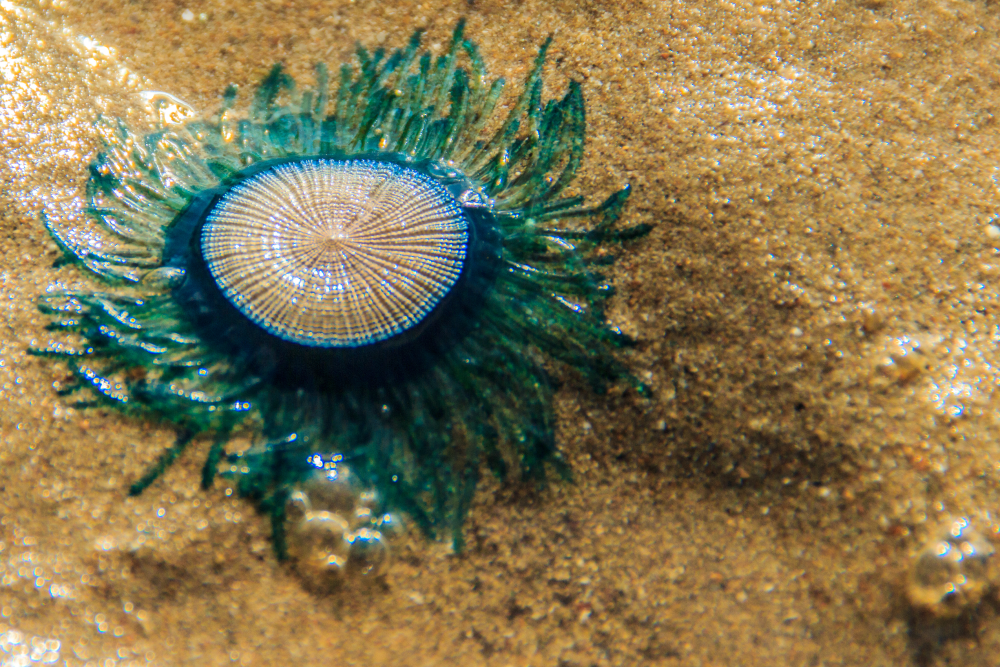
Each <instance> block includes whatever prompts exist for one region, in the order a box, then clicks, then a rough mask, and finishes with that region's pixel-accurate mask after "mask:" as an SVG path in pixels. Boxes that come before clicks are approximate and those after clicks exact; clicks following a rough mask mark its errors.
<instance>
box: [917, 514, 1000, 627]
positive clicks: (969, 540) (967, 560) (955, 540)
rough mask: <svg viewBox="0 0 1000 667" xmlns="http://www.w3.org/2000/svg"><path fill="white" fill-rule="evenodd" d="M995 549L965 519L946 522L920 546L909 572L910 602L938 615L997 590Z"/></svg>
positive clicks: (957, 611) (959, 610)
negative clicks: (932, 536) (931, 537)
mask: <svg viewBox="0 0 1000 667" xmlns="http://www.w3.org/2000/svg"><path fill="white" fill-rule="evenodd" d="M995 552H996V550H995V549H994V548H993V545H992V544H991V543H990V542H989V541H988V540H987V539H986V538H985V537H983V535H982V534H980V533H979V532H978V531H977V530H976V529H975V528H973V527H972V524H971V523H970V522H969V520H968V519H966V518H964V517H962V518H958V519H953V520H952V521H950V522H948V523H947V524H946V525H945V526H944V528H943V529H942V530H941V531H940V533H939V534H938V535H937V536H935V537H934V538H933V539H932V540H930V541H929V542H928V543H927V544H926V545H925V546H924V547H923V549H921V551H920V553H919V554H918V555H917V557H916V560H915V561H914V563H913V566H912V567H911V569H910V572H909V578H908V581H907V588H906V595H907V598H908V599H909V601H910V603H911V604H912V605H913V606H914V607H917V608H918V609H921V610H923V611H925V612H929V613H930V614H932V615H934V616H938V617H944V618H947V617H954V616H958V615H960V614H962V613H963V612H965V611H967V610H970V609H972V608H974V607H975V606H976V605H978V604H979V603H980V602H981V601H982V600H983V599H984V598H985V597H986V596H988V595H994V596H996V595H997V594H998V593H1000V569H998V564H997V563H996V562H994V561H995V560H996V559H994V558H993V555H994V554H995Z"/></svg>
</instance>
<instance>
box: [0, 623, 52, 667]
mask: <svg viewBox="0 0 1000 667" xmlns="http://www.w3.org/2000/svg"><path fill="white" fill-rule="evenodd" d="M59 648H60V642H59V640H58V639H48V638H45V637H31V636H29V635H26V634H25V633H23V632H21V631H19V630H7V631H5V632H0V667H27V665H54V664H56V663H57V662H59Z"/></svg>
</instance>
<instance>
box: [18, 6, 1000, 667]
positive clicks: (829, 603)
mask: <svg viewBox="0 0 1000 667" xmlns="http://www.w3.org/2000/svg"><path fill="white" fill-rule="evenodd" d="M53 5H54V6H53ZM22 6H28V5H22ZM31 7H35V8H37V11H34V10H33V11H31V12H24V11H20V10H15V9H13V8H12V7H11V6H7V5H0V67H2V69H0V112H2V114H3V116H2V125H3V131H2V133H0V154H2V155H3V156H4V160H3V164H2V165H0V182H3V183H4V185H3V192H2V194H0V230H2V233H0V258H2V259H0V305H2V315H0V317H2V324H3V326H2V327H0V332H2V333H0V438H2V441H0V664H6V663H5V662H4V661H5V660H6V661H9V660H11V659H12V656H13V655H14V654H16V653H17V652H18V651H21V650H22V649H21V648H19V647H25V646H27V647H29V651H28V652H29V655H32V654H31V651H35V653H34V654H33V655H35V657H36V658H37V661H38V662H43V661H44V660H46V659H50V658H51V659H58V660H59V664H62V661H65V662H66V664H70V665H85V664H89V665H106V664H122V665H124V664H145V663H150V664H157V665H192V664H199V665H222V664H243V665H283V664H295V665H327V664H337V665H340V664H358V665H382V664H386V665H389V664H391V665H420V666H424V665H432V664H433V665H478V664H483V665H581V666H583V665H640V664H641V665H902V666H905V665H938V664H940V665H944V664H964V665H990V664H995V661H996V655H997V649H998V648H1000V625H998V623H997V616H998V614H997V610H998V607H1000V605H998V602H997V588H998V587H997V582H998V581H1000V578H995V575H994V574H992V571H991V572H990V573H988V574H987V575H984V577H985V583H984V584H983V587H982V588H981V590H980V592H979V594H978V595H977V596H967V599H966V598H962V599H960V600H959V602H957V603H955V604H954V605H953V607H948V606H947V604H944V603H943V604H942V605H938V606H935V605H933V604H931V605H930V606H926V607H924V608H920V607H918V606H917V605H915V603H914V601H915V599H916V598H915V597H914V587H913V584H912V579H911V578H910V577H911V576H912V572H913V564H914V562H915V556H916V554H917V553H918V552H919V551H920V550H921V549H922V548H924V545H925V544H927V543H928V541H929V540H933V539H934V538H936V537H938V536H939V535H941V534H942V530H944V529H945V528H946V527H947V526H949V525H951V524H953V522H954V521H955V520H956V519H958V518H961V517H965V518H967V519H968V520H969V521H970V522H972V524H973V525H974V526H975V527H976V529H977V530H978V531H979V532H980V533H981V534H982V535H983V539H984V540H986V541H987V542H990V543H994V544H995V543H996V542H998V541H1000V540H997V537H996V536H997V531H998V529H1000V522H998V520H997V516H996V509H995V508H996V507H997V501H998V497H1000V490H998V488H997V478H998V474H1000V440H998V436H1000V423H998V418H997V413H996V407H997V405H998V397H997V396H996V395H995V391H996V387H997V384H998V382H1000V372H998V363H1000V349H998V344H1000V304H998V299H997V295H996V289H995V285H996V280H997V277H998V275H1000V251H998V247H1000V227H998V226H997V223H995V220H996V217H995V216H996V215H997V205H998V202H1000V192H998V184H997V181H996V179H997V170H996V166H995V164H996V158H997V156H998V155H1000V130H998V128H997V126H996V123H995V115H996V113H997V107H998V103H1000V93H998V84H1000V79H998V72H1000V67H998V59H1000V19H998V18H997V16H996V11H995V7H993V6H992V5H988V4H987V3H984V2H966V1H964V0H959V1H955V2H933V3H931V2H915V1H914V2H906V1H899V2H894V1H892V0H870V1H869V2H842V3H834V2H821V3H815V4H814V5H811V6H806V5H804V4H802V3H797V2H794V3H793V2H788V3H785V2H771V3H765V2H742V3H741V2H720V3H695V2H691V3H683V2H669V1H666V2H660V3H654V2H650V3H645V4H644V3H638V2H613V3H601V2H587V3H577V2H565V3H558V2H557V3H542V2H537V1H534V0H526V1H525V2H521V3H516V4H512V3H500V2H482V1H470V2H464V3H442V2H424V3H415V2H401V3H387V2H372V1H360V0H359V1H357V2H353V3H346V2H345V3H324V2H315V3H307V2H292V1H291V0H284V1H280V0H278V1H270V2H257V3H235V2H223V1H221V0H220V1H217V2H211V1H209V2H204V3H201V4H199V5H194V4H184V3H183V2H169V1H159V0H157V1H149V2H144V3H135V4H131V5H125V4H122V3H118V2H100V1H91V2H83V0H78V1H76V2H74V1H72V0H65V1H64V2H59V3H51V2H46V3H43V4H42V6H40V7H39V6H38V5H31ZM186 10H190V12H191V13H190V14H185V11H186ZM202 14H203V15H204V18H203V17H202ZM462 16H466V17H467V18H468V28H467V35H469V37H470V38H472V39H473V40H475V41H476V42H478V44H479V45H480V47H481V50H482V52H483V55H484V58H485V61H486V63H487V65H488V67H489V70H490V72H491V74H493V75H502V76H505V77H507V78H508V80H509V81H511V82H512V83H513V82H516V81H518V80H520V78H522V77H523V76H524V75H525V73H526V72H527V69H528V67H529V65H530V63H531V60H532V58H533V56H534V54H535V52H536V49H537V46H538V44H540V43H541V42H542V41H543V40H544V38H545V36H546V35H548V34H549V33H554V35H555V40H554V42H553V45H552V48H551V50H550V52H549V63H550V64H549V67H548V69H547V79H546V82H547V86H548V89H547V90H548V93H549V94H550V95H552V96H555V95H557V94H561V92H562V91H563V90H564V89H565V86H566V84H567V81H569V80H570V79H575V80H578V81H581V82H582V83H583V90H584V94H585V97H586V101H587V105H588V107H587V114H588V128H589V135H588V142H587V150H586V157H585V162H584V167H583V169H582V171H581V176H580V177H579V178H578V180H577V182H576V188H577V189H578V191H579V192H580V193H582V194H586V195H588V196H590V197H591V198H592V199H595V200H597V199H600V198H602V197H603V196H604V195H605V194H606V193H609V192H611V191H613V190H614V189H615V188H617V187H620V185H621V184H623V183H631V184H632V186H633V188H634V193H633V196H632V198H631V199H630V201H629V205H628V207H627V208H626V211H625V215H624V221H625V222H626V223H627V224H640V223H649V224H652V225H654V226H655V228H654V230H653V232H652V233H651V234H650V235H649V237H647V238H646V239H643V240H640V241H636V242H632V243H630V244H629V245H628V247H627V250H626V252H625V253H624V254H623V256H622V259H621V261H620V262H619V263H618V265H617V266H616V268H615V269H614V271H613V277H614V282H615V284H616V285H617V288H618V291H617V296H616V298H615V301H614V306H613V308H612V311H611V313H610V317H611V319H612V320H613V322H614V323H615V324H617V325H618V326H620V327H621V328H622V329H623V330H625V331H626V332H627V333H630V334H632V335H633V336H635V337H636V338H637V339H638V341H639V342H638V345H637V346H636V348H635V349H634V350H632V351H631V352H630V353H629V363H630V364H631V366H632V367H633V368H634V369H635V371H636V373H637V375H639V376H640V377H641V378H643V379H644V380H646V381H648V382H649V383H650V384H651V385H652V387H653V389H654V392H655V395H654V398H653V399H651V400H644V399H640V398H638V397H637V396H635V395H634V394H632V393H630V392H625V391H615V392H612V393H611V394H610V395H607V396H596V395H594V394H592V393H590V392H589V391H588V390H587V389H586V388H585V387H584V386H583V385H582V383H581V382H578V381H576V380H574V379H573V378H572V377H567V378H566V379H567V381H566V382H565V384H564V385H563V386H562V387H561V389H560V392H559V396H558V404H557V412H558V415H559V444H560V447H561V449H562V451H563V452H564V454H565V456H566V457H567V460H568V461H569V462H570V464H571V465H572V468H573V470H574V474H575V479H576V481H575V483H574V484H555V485H553V486H552V487H551V488H550V489H549V490H547V491H545V492H542V493H527V492H526V490H525V489H522V488H516V487H510V488H506V487H500V486H496V485H493V486H491V485H489V484H487V485H484V486H483V488H482V490H481V492H480V494H479V495H478V497H477V501H476V504H475V507H474V509H473V512H472V516H471V517H470V519H469V522H468V533H467V542H468V544H469V548H468V550H467V551H466V552H465V553H462V554H460V555H455V554H453V553H451V552H450V550H449V549H447V548H446V547H445V546H444V545H442V544H437V543H433V542H428V541H426V540H424V539H422V538H420V537H419V536H414V537H413V538H412V539H409V540H408V541H406V542H405V543H400V544H398V545H397V547H396V548H395V551H394V560H393V562H392V564H391V567H390V568H389V570H388V572H387V574H386V575H385V577H384V579H382V580H378V581H375V582H357V583H352V584H350V585H348V586H347V587H346V588H345V589H344V590H341V591H339V592H337V593H334V594H317V593H314V592H310V591H308V590H306V589H305V588H304V587H303V585H302V584H301V582H300V581H299V579H298V578H296V576H295V575H294V573H292V572H291V571H290V570H289V569H288V568H287V567H286V566H283V565H282V564H280V563H278V562H276V561H275V559H274V557H273V554H272V551H271V548H270V544H269V542H268V534H269V529H268V526H267V524H266V522H265V521H264V520H262V518H261V517H260V516H259V515H258V514H257V513H256V512H255V511H254V509H253V508H252V506H251V505H249V504H248V503H245V502H243V501H240V500H237V499H235V498H234V497H232V492H231V490H230V489H227V488H226V485H225V484H217V486H216V488H215V489H214V490H212V491H210V492H202V491H201V490H200V489H199V488H198V480H199V475H200V466H201V462H202V460H203V457H204V455H205V453H206V450H207V446H208V443H204V442H203V443H200V444H199V445H198V447H196V448H193V449H191V450H189V451H188V453H187V454H185V456H184V457H183V458H182V459H181V460H180V461H179V462H178V464H177V465H175V466H174V467H173V468H172V469H171V470H170V471H169V472H168V473H167V474H166V475H165V476H164V478H163V479H162V480H161V481H159V482H157V483H156V484H155V485H153V487H151V488H150V489H149V490H147V491H146V492H145V493H144V494H143V495H142V496H140V497H138V498H128V497H127V496H126V490H127V487H128V484H129V483H131V482H132V481H134V480H135V479H136V478H137V477H138V476H139V475H141V473H142V471H143V470H144V469H145V467H146V466H147V465H149V464H150V463H151V462H152V461H154V460H155V459H156V457H157V456H158V454H159V453H160V452H162V450H163V449H164V448H165V447H167V446H169V445H170V444H171V443H172V441H173V434H172V431H171V430H170V429H169V428H166V427H163V426H161V425H157V424H152V423H147V422H143V421H140V420H136V419H132V418H127V417H124V416H122V415H120V414H117V413H114V412H108V411H105V410H93V411H73V410H70V409H68V408H67V407H66V402H65V401H64V400H63V399H61V398H59V397H58V396H57V395H56V393H55V391H54V389H53V383H54V382H56V383H58V382H59V381H60V380H62V379H64V378H65V376H66V371H65V370H63V369H60V368H59V366H58V364H52V363H51V362H48V361H46V360H44V359H39V358H35V357H31V356H28V355H27V354H26V348H27V347H28V346H29V345H30V344H31V343H32V341H36V342H40V343H44V342H46V341H47V340H48V339H49V337H50V334H49V333H48V332H46V331H45V330H44V324H45V322H44V319H43V318H42V317H41V316H40V315H39V314H38V313H37V312H36V310H35V306H34V299H35V295H37V294H38V293H39V292H40V291H42V290H44V289H45V288H46V287H47V286H48V285H50V284H51V283H53V282H54V281H61V282H62V283H63V284H70V285H71V284H80V283H81V281H86V280H87V279H86V278H85V277H83V276H82V275H81V274H80V273H79V272H77V271H76V270H75V269H72V268H63V269H55V268H53V263H54V261H55V260H56V259H57V257H58V252H57V250H56V248H55V246H54V244H53V243H52V242H51V241H49V240H48V239H47V235H46V233H45V230H44V228H43V227H42V223H41V222H40V221H39V219H38V212H39V211H40V210H43V209H44V210H45V211H46V212H47V214H48V215H49V216H50V217H53V218H54V219H56V220H57V221H60V222H61V223H62V224H68V225H72V224H81V225H82V224H85V223H83V222H82V219H83V218H82V215H81V213H80V204H81V201H82V200H81V199H80V195H81V193H82V187H83V184H84V183H85V182H86V178H87V164H88V161H89V156H90V155H92V152H93V150H94V147H95V137H94V134H93V129H92V127H91V125H90V122H91V120H92V119H93V116H94V113H95V112H96V111H100V112H102V113H109V114H112V115H120V116H123V117H125V118H128V119H129V121H130V122H132V123H141V122H143V118H144V116H143V114H144V113H145V111H144V110H143V108H142V104H141V103H139V101H138V100H139V98H138V97H137V96H136V95H135V91H140V90H149V89H153V90H159V91H166V92H169V93H171V94H173V95H176V96H177V97H179V98H181V99H183V100H185V101H186V102H188V103H189V104H191V105H192V106H194V107H195V108H198V109H203V110H205V111H206V112H210V111H211V110H213V109H214V108H215V107H216V105H217V104H218V101H219V96H220V94H221V91H222V89H223V88H224V87H225V85H226V84H228V83H230V82H233V83H237V84H239V85H240V87H241V89H242V90H244V91H246V90H250V89H252V87H253V85H254V84H255V83H256V82H257V81H259V80H260V79H261V78H262V77H263V75H264V74H266V72H267V71H268V70H269V68H270V67H271V65H272V64H273V63H274V62H278V61H280V62H283V63H285V64H286V65H287V67H288V69H289V71H290V72H291V73H292V74H293V75H294V76H296V77H297V78H298V79H299V80H300V81H302V82H305V81H307V80H308V79H309V77H310V76H311V70H312V66H313V64H314V63H315V62H317V61H319V60H324V61H326V62H328V63H330V64H331V65H334V66H335V65H337V64H339V62H341V61H342V60H343V59H346V58H349V57H350V56H351V54H352V52H353V48H354V44H355V43H356V42H360V43H362V44H364V45H366V46H368V47H375V46H378V45H380V44H384V45H386V46H389V47H395V46H399V45H401V44H402V43H404V41H405V40H406V39H407V38H408V37H409V35H410V34H411V33H412V31H413V30H414V29H416V28H423V27H425V28H427V29H428V32H427V36H426V39H425V43H426V44H428V45H430V46H431V47H432V48H435V49H440V47H441V45H442V44H443V43H445V40H446V39H447V38H448V35H449V33H450V31H451V29H452V27H453V26H454V25H455V22H456V21H457V20H458V19H459V18H460V17H462ZM32 17H34V18H32ZM186 18H190V19H191V20H185V19H186ZM78 36H83V37H87V38H90V39H92V40H94V42H81V41H80V40H78V39H76V37H78ZM102 46H103V47H109V50H107V51H102V50H101V47H102ZM123 68H124V69H123ZM513 87H515V86H512V88H513ZM998 546H1000V545H998ZM994 558H997V557H994ZM995 567H996V566H995V565H992V564H991V565H990V568H995ZM908 594H909V595H908ZM976 602H978V604H975V603H976ZM12 631H16V632H17V633H20V634H12ZM18 638H20V641H21V643H20V644H14V643H13V641H14V639H18ZM32 638H35V640H36V642H35V645H34V646H32V645H31V640H32ZM46 640H57V642H58V645H57V644H56V643H53V642H52V641H50V643H49V644H46V643H45V641H46Z"/></svg>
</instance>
